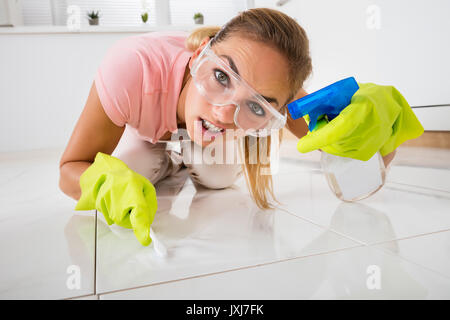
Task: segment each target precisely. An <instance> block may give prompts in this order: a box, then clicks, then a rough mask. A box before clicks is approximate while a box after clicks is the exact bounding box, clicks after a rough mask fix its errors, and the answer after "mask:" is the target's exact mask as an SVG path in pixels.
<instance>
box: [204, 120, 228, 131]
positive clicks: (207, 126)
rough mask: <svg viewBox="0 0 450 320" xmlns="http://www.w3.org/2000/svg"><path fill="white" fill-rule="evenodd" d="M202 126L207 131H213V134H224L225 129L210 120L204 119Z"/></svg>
mask: <svg viewBox="0 0 450 320" xmlns="http://www.w3.org/2000/svg"><path fill="white" fill-rule="evenodd" d="M202 124H203V127H204V128H205V129H208V130H209V131H212V132H222V131H223V128H219V127H216V126H215V125H213V124H212V123H211V122H209V121H208V120H205V119H202Z"/></svg>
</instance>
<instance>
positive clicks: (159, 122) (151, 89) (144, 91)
mask: <svg viewBox="0 0 450 320" xmlns="http://www.w3.org/2000/svg"><path fill="white" fill-rule="evenodd" d="M187 36H188V34H187V33H185V32H181V31H170V32H150V33H145V34H142V35H137V36H131V37H126V38H123V39H121V40H119V41H117V42H116V43H115V44H114V45H113V46H112V47H111V48H110V49H109V50H108V52H107V53H106V56H105V57H104V59H103V61H102V62H101V64H100V67H99V68H98V70H97V74H96V77H95V86H96V88H97V92H98V95H99V98H100V101H101V103H102V105H103V108H104V109H105V112H106V114H107V115H108V116H109V118H110V119H111V121H112V122H114V123H115V124H116V125H118V126H121V127H122V126H124V125H125V124H128V125H129V126H131V127H132V128H135V129H136V131H137V134H138V135H139V136H141V137H142V138H143V139H145V140H147V141H150V142H152V143H156V142H157V141H158V139H159V138H161V136H163V135H164V134H165V133H166V132H167V131H170V132H176V131H177V116H176V111H177V104H178V98H179V96H180V91H181V85H182V82H183V76H184V72H185V68H186V65H187V63H188V61H189V58H190V57H191V56H192V52H191V51H189V50H187V49H186V48H185V47H184V42H185V39H186V37H187Z"/></svg>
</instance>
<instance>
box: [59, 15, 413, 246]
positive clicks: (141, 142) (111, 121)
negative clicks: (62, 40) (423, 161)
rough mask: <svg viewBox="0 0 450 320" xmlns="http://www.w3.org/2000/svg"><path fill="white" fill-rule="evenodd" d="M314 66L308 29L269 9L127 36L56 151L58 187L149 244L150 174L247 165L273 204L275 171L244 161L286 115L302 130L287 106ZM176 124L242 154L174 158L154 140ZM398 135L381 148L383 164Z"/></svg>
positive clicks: (207, 175)
mask: <svg viewBox="0 0 450 320" xmlns="http://www.w3.org/2000/svg"><path fill="white" fill-rule="evenodd" d="M311 69H312V66H311V58H310V55H309V44H308V39H307V36H306V34H305V32H304V30H303V29H302V28H301V27H300V26H299V25H298V24H297V22H296V21H295V20H294V19H292V18H290V17H289V16H287V15H285V14H283V13H281V12H279V11H276V10H272V9H263V8H258V9H252V10H247V11H244V12H241V13H240V14H239V15H238V16H236V17H235V18H233V19H232V20H231V21H229V22H228V23H227V24H226V25H224V26H223V27H222V28H215V27H207V28H202V29H198V30H196V31H194V32H193V33H192V34H191V35H189V37H187V35H186V34H184V33H181V32H159V33H157V32H155V33H148V34H144V35H139V36H134V37H129V38H125V39H123V40H120V41H119V42H118V43H116V45H115V46H113V47H112V48H111V49H110V50H109V51H108V54H107V55H106V57H105V59H104V60H103V62H102V64H101V66H100V68H99V70H98V72H97V75H96V78H95V81H94V84H93V85H92V87H91V91H90V93H89V97H88V100H87V103H86V106H85V108H84V110H83V112H82V114H81V116H80V119H79V120H78V123H77V124H76V127H75V129H74V132H73V134H72V137H71V139H70V141H69V143H68V146H67V148H66V150H65V152H64V154H63V156H62V158H61V162H60V188H61V190H62V191H63V192H64V193H66V194H67V195H69V196H70V197H72V198H73V199H76V200H79V201H78V204H77V207H76V209H78V210H92V209H97V210H98V211H101V212H102V213H103V215H104V216H105V219H106V221H107V222H108V223H109V224H112V223H116V224H118V225H120V226H123V227H126V228H133V230H134V233H135V235H136V237H137V238H138V240H139V241H140V242H141V243H142V244H143V245H148V244H149V243H150V242H151V238H150V236H149V231H150V225H151V223H152V221H153V218H154V214H155V212H156V209H157V201H156V195H155V190H154V187H153V184H155V183H157V182H158V181H160V180H161V179H163V178H165V177H167V176H169V175H171V174H173V173H174V172H176V171H177V170H179V169H180V168H181V167H182V166H186V167H187V168H188V172H189V173H190V175H191V177H192V179H193V180H194V181H195V182H196V183H198V184H201V185H203V186H205V187H208V188H216V189H219V188H225V187H227V186H230V185H231V184H233V183H234V181H235V180H236V178H237V177H238V176H239V175H240V174H241V172H242V169H241V168H242V167H243V172H244V174H245V176H246V179H247V183H248V186H249V189H250V191H251V194H252V197H253V199H254V200H255V202H256V204H257V205H258V206H259V207H260V208H269V207H270V202H269V198H270V197H271V198H274V197H273V191H272V184H271V182H272V180H271V176H270V175H267V174H261V167H262V166H264V164H263V163H262V162H261V161H258V162H256V163H253V162H252V161H249V160H250V159H249V158H251V152H250V148H251V145H252V141H253V142H255V141H256V143H257V145H259V146H263V145H264V146H265V147H266V148H269V146H270V135H268V132H272V130H278V129H280V128H281V127H283V126H284V125H286V127H287V129H289V130H290V131H291V132H292V133H293V134H294V135H295V136H297V137H298V138H302V137H304V136H305V135H306V134H307V132H308V129H307V125H306V123H305V121H304V120H303V119H299V120H295V121H294V120H292V118H290V117H289V116H288V115H287V113H286V105H287V104H288V103H289V102H290V101H292V100H294V99H298V98H300V97H302V96H304V95H306V92H304V91H303V89H302V86H303V83H304V81H305V79H306V78H307V77H308V76H309V74H310V73H311ZM382 108H386V107H382ZM399 114H400V113H398V112H397V115H396V117H398V115H399ZM369 116H370V117H372V116H373V114H372V115H368V116H367V117H369ZM367 117H366V118H367ZM364 119H365V118H364ZM394 120H395V119H394ZM388 122H389V121H388ZM392 124H393V122H392V121H391V123H389V124H388V126H391V127H392ZM376 127H377V128H378V127H379V126H376ZM178 128H185V129H186V131H187V133H188V135H189V137H190V139H191V140H192V141H193V142H192V144H195V146H201V148H205V147H207V146H208V145H209V144H211V143H216V142H212V141H214V140H216V139H217V138H221V139H217V140H218V141H220V140H224V142H226V143H224V145H227V143H230V142H231V143H234V141H240V142H242V146H243V148H244V153H243V157H242V158H243V159H244V165H243V166H241V165H240V164H239V163H232V164H229V163H227V164H205V163H196V162H195V161H193V162H192V161H183V160H180V158H176V157H174V158H172V157H171V156H170V154H169V153H168V151H166V150H165V148H164V147H162V146H164V145H165V144H161V143H157V142H158V141H164V140H170V139H171V138H173V135H174V134H175V133H177V130H178ZM231 129H241V131H239V130H238V132H240V134H242V132H244V137H242V135H235V136H233V137H232V138H231V139H230V138H229V137H228V135H227V136H226V135H225V134H224V132H225V130H231ZM387 131H389V130H384V131H383V132H382V133H377V132H375V131H374V130H371V133H370V134H371V135H372V136H373V135H374V134H378V135H383V136H386V139H384V141H383V144H384V143H385V142H386V140H387V138H389V136H393V134H391V133H392V130H390V132H389V133H388V135H386V134H385V132H387ZM397 131H399V130H397ZM400 131H401V130H400ZM199 132H200V134H198V133H199ZM316 133H317V132H313V133H312V134H313V135H312V138H314V135H316ZM309 136H310V135H309V134H308V136H305V137H304V139H305V138H309ZM222 138H224V139H222ZM316 140H317V139H316ZM325 140H327V139H325ZM399 141H400V140H398V139H397V140H396V141H395V142H394V143H391V149H392V150H389V152H387V151H386V150H387V149H386V150H385V152H384V153H385V154H383V155H384V156H385V157H384V159H385V162H386V163H388V162H389V161H390V160H391V159H392V157H393V154H394V153H393V151H394V150H395V148H396V146H397V145H398V144H399V143H398V142H399ZM403 141H404V140H403ZM403 141H401V142H403ZM401 142H400V143H401ZM333 143H335V144H336V143H337V144H339V141H333ZM383 144H380V145H378V146H377V150H378V149H380V148H381V147H382V146H383ZM184 145H185V146H186V143H184ZM201 148H200V150H202V149H201ZM309 148H310V149H311V145H309ZM314 148H315V149H318V148H322V149H324V148H327V145H326V143H325V144H324V143H321V144H320V145H318V146H316V147H313V149H314ZM187 149H189V150H191V151H192V148H187ZM187 149H186V150H187ZM193 149H194V156H195V152H196V151H195V150H198V148H195V147H194V148H193ZM299 150H300V149H299ZM377 150H375V151H377ZM300 151H301V150H300ZM183 152H184V151H183ZM186 152H187V151H186ZM110 154H112V156H110ZM189 157H192V155H190V156H188V157H187V158H189ZM183 158H184V160H186V157H184V155H183Z"/></svg>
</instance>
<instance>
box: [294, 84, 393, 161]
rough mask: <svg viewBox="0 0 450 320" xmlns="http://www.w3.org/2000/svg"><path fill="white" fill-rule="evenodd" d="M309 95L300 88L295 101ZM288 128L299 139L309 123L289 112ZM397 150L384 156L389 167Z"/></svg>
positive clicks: (305, 132)
mask: <svg viewBox="0 0 450 320" xmlns="http://www.w3.org/2000/svg"><path fill="white" fill-rule="evenodd" d="M306 95H308V93H307V92H306V91H305V90H303V89H300V91H299V92H298V93H297V94H296V96H295V97H294V99H293V101H295V100H297V99H300V98H303V97H304V96H306ZM286 128H287V129H288V130H289V131H290V132H291V133H292V134H293V135H294V136H296V137H297V138H298V139H301V138H302V137H303V136H305V135H306V134H307V133H308V125H307V124H306V121H305V120H304V119H303V118H299V119H296V120H294V119H292V117H291V115H290V114H289V112H288V117H287V121H286ZM395 153H396V150H394V151H392V152H391V153H389V154H387V155H385V156H384V157H383V162H384V166H385V167H387V166H388V165H389V164H390V163H391V161H392V159H394V156H395Z"/></svg>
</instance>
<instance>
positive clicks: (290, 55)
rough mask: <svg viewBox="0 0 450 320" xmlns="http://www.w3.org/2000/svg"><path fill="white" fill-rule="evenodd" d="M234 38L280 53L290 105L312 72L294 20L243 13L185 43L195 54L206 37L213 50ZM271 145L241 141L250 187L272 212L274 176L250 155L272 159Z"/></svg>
mask: <svg viewBox="0 0 450 320" xmlns="http://www.w3.org/2000/svg"><path fill="white" fill-rule="evenodd" d="M233 34H234V35H239V36H241V37H244V38H247V39H250V40H254V41H258V42H263V43H264V44H266V45H269V46H271V47H273V48H275V49H276V50H278V51H279V52H280V53H281V54H282V55H283V56H284V57H285V58H286V59H287V63H288V70H289V74H288V87H289V97H288V99H287V101H286V103H285V104H287V103H288V102H289V101H291V100H292V99H293V98H294V96H295V95H296V93H297V92H298V91H299V90H300V89H301V88H302V86H303V83H304V81H305V80H306V79H307V77H308V76H309V75H310V73H311V71H312V64H311V58H310V54H309V41H308V38H307V36H306V33H305V31H304V30H303V28H302V27H301V26H300V25H299V24H298V23H297V22H296V21H295V20H294V19H292V18H291V17H289V16H288V15H286V14H284V13H282V12H280V11H277V10H273V9H268V8H255V9H250V10H246V11H242V12H240V13H239V14H238V15H237V16H235V17H234V18H233V19H231V20H230V21H229V22H228V23H226V24H225V25H224V26H222V27H218V26H207V27H202V28H198V29H196V30H194V31H193V32H192V33H191V34H190V35H189V37H188V38H187V39H186V48H187V49H189V50H191V51H195V50H196V49H197V48H198V47H199V46H200V43H201V41H202V40H203V39H204V38H205V37H209V38H213V40H212V43H211V45H212V46H213V45H214V44H215V43H218V42H221V41H224V40H226V39H227V38H228V37H229V36H231V35H233ZM283 111H284V110H283ZM281 133H282V130H280V135H279V142H280V143H281V140H282V134H281ZM270 144H271V137H270V136H268V137H264V138H261V137H258V138H256V139H255V138H253V137H248V136H246V137H244V138H243V139H242V140H241V141H240V146H241V148H240V150H241V155H242V159H243V160H244V164H243V169H244V173H245V178H246V182H247V186H248V187H249V190H250V192H251V195H252V198H253V199H254V201H255V203H256V205H257V206H258V207H259V208H261V209H270V208H273V206H272V204H271V202H270V200H274V201H276V199H275V195H274V193H273V182H272V176H271V175H268V174H262V172H263V170H262V169H269V167H270V164H269V165H268V164H265V165H264V164H263V163H262V162H261V161H257V162H256V163H253V162H254V161H250V157H251V152H255V151H257V154H258V155H259V154H260V148H262V149H263V150H267V153H268V154H269V155H270ZM259 160H261V159H259ZM266 172H267V171H266Z"/></svg>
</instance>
